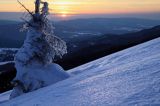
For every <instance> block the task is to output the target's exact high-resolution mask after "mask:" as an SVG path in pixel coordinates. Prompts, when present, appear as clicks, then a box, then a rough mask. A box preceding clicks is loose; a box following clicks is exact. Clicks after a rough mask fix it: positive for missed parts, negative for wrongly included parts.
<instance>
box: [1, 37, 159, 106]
mask: <svg viewBox="0 0 160 106" xmlns="http://www.w3.org/2000/svg"><path fill="white" fill-rule="evenodd" d="M69 72H70V73H72V74H75V76H74V77H71V78H69V79H67V80H64V81H61V82H58V83H56V84H54V85H51V86H49V87H45V88H42V89H39V90H37V91H34V92H31V93H27V94H24V95H22V96H20V97H17V98H15V99H13V100H9V101H7V102H5V103H1V104H0V105H1V106H53V105H54V106H107V105H112V106H115V105H116V106H117V105H118V106H126V105H127V106H132V105H134V106H135V105H138V106H142V105H150V106H153V105H157V106H158V105H160V38H157V39H155V40H152V41H149V42H147V43H144V44H141V45H138V46H135V47H132V48H129V49H126V50H124V51H121V52H118V53H115V54H112V55H110V56H106V57H103V58H101V59H98V60H96V61H93V62H90V63H88V64H85V65H82V66H79V67H77V68H75V69H72V70H70V71H69Z"/></svg>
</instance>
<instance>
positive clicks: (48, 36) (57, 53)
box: [10, 0, 69, 98]
mask: <svg viewBox="0 0 160 106" xmlns="http://www.w3.org/2000/svg"><path fill="white" fill-rule="evenodd" d="M19 3H20V2H19ZM20 4H21V3H20ZM40 4H43V7H42V9H41V10H40ZM21 5H22V6H23V7H24V8H25V6H24V5H23V4H21ZM25 9H26V10H27V11H28V13H29V15H30V17H31V18H30V19H29V20H25V24H24V25H23V28H22V30H27V34H26V35H27V37H26V40H25V41H24V44H23V46H22V47H21V48H20V50H19V51H18V53H17V54H16V56H15V67H16V69H17V75H16V78H15V79H14V81H13V84H14V85H15V87H14V89H13V92H12V94H11V96H10V98H14V97H16V96H19V95H21V94H23V93H27V92H31V91H34V90H36V89H39V88H41V87H44V86H47V85H50V84H53V83H55V82H57V81H60V80H63V79H66V78H68V77H69V75H68V74H67V73H66V72H64V70H63V69H62V68H61V67H60V66H59V65H57V64H55V63H52V62H53V60H54V59H55V57H62V56H63V55H64V54H66V53H67V46H66V43H65V42H64V41H63V40H62V39H60V38H59V37H57V36H55V35H54V32H53V31H54V27H53V26H52V23H51V22H50V21H49V20H48V18H47V15H48V14H49V12H48V10H49V9H48V3H47V2H41V1H40V0H36V2H35V12H30V11H29V10H28V9H27V8H25Z"/></svg>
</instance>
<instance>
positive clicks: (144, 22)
mask: <svg viewBox="0 0 160 106" xmlns="http://www.w3.org/2000/svg"><path fill="white" fill-rule="evenodd" d="M53 24H54V26H55V34H56V35H58V36H60V37H61V38H62V39H64V40H65V41H68V42H71V41H72V40H73V39H80V38H82V37H83V38H82V39H87V38H88V37H91V36H92V37H93V36H99V35H104V34H125V33H131V32H137V31H140V30H142V29H147V28H151V27H153V26H156V25H160V20H149V19H138V18H90V19H76V20H68V21H59V22H54V23H53ZM21 26H22V23H20V22H16V21H7V20H0V47H1V48H2V47H3V48H4V47H5V48H17V47H21V45H22V44H23V40H24V39H25V32H20V31H19V30H20V28H21Z"/></svg>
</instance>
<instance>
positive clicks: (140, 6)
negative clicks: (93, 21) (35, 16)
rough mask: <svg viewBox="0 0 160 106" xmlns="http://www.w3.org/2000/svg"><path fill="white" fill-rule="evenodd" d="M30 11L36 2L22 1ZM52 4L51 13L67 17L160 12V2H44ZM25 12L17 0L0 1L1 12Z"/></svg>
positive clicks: (49, 0)
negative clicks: (72, 15)
mask: <svg viewBox="0 0 160 106" xmlns="http://www.w3.org/2000/svg"><path fill="white" fill-rule="evenodd" d="M20 1H21V2H22V3H23V4H24V5H25V6H26V7H27V8H29V9H30V10H33V9H34V4H33V2H34V1H35V0H20ZM43 1H48V2H49V3H50V5H49V8H50V12H51V13H55V14H59V15H61V16H62V17H66V16H67V15H70V14H116V13H118V14H119V13H147V12H160V0H43ZM23 11H25V10H24V9H23V8H22V7H21V6H20V5H19V4H18V3H17V1H16V0H0V12H23Z"/></svg>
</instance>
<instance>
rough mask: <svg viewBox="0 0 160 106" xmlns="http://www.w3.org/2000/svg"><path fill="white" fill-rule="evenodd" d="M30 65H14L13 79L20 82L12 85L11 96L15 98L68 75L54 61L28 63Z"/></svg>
mask: <svg viewBox="0 0 160 106" xmlns="http://www.w3.org/2000/svg"><path fill="white" fill-rule="evenodd" d="M30 64H31V65H29V66H25V67H22V66H21V65H20V66H19V65H16V68H17V75H16V78H15V79H14V80H19V81H21V83H23V85H22V84H20V85H19V86H16V87H14V89H13V92H12V93H11V98H15V97H17V96H20V95H22V94H24V92H31V91H34V90H37V89H39V88H42V87H46V86H48V85H51V84H54V83H57V82H58V81H62V80H64V79H67V78H69V77H70V75H69V74H68V73H66V72H65V71H64V70H63V68H62V67H61V66H59V65H58V64H55V63H51V64H47V65H45V66H44V65H41V64H39V63H38V64H36V63H30Z"/></svg>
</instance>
